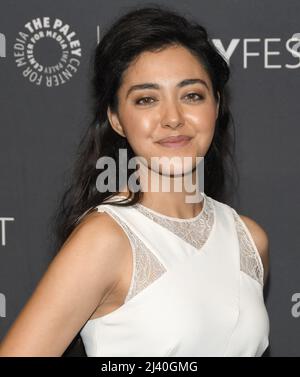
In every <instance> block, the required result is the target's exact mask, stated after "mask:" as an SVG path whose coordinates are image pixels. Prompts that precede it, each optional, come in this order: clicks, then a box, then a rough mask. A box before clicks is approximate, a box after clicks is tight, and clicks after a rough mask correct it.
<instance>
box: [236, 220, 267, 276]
mask: <svg viewBox="0 0 300 377" xmlns="http://www.w3.org/2000/svg"><path fill="white" fill-rule="evenodd" d="M239 216H240V218H241V220H242V221H243V222H244V223H245V225H246V226H247V228H248V230H249V232H250V234H251V236H252V238H253V241H254V243H255V245H256V248H257V250H258V252H259V254H260V257H261V260H262V263H263V267H264V281H266V279H267V276H268V272H269V238H268V234H267V233H266V231H265V230H264V228H263V227H262V226H261V225H260V224H258V223H257V222H256V221H254V220H253V219H251V218H250V217H248V216H244V215H240V214H239Z"/></svg>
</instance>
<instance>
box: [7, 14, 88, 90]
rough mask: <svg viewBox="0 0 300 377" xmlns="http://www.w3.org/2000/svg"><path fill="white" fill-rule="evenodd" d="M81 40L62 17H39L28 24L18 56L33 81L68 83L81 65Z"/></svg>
mask: <svg viewBox="0 0 300 377" xmlns="http://www.w3.org/2000/svg"><path fill="white" fill-rule="evenodd" d="M81 55H82V51H81V45H80V41H79V39H78V38H77V36H76V33H75V31H74V30H72V29H71V27H70V25H68V24H65V23H64V22H63V21H62V20H61V19H59V18H55V19H53V20H52V19H51V18H50V17H39V18H35V19H33V20H31V21H29V22H27V23H26V24H25V25H24V30H23V31H20V32H19V33H18V35H17V38H16V41H15V44H14V58H15V62H16V64H17V67H18V68H20V69H21V71H22V75H23V76H24V77H26V78H27V79H28V80H29V81H30V82H31V83H34V84H36V85H39V86H41V85H43V86H46V87H48V88H52V87H56V86H59V85H62V84H65V83H66V82H68V81H69V80H71V79H72V77H73V76H74V74H75V73H76V72H77V71H78V69H79V66H80V59H81Z"/></svg>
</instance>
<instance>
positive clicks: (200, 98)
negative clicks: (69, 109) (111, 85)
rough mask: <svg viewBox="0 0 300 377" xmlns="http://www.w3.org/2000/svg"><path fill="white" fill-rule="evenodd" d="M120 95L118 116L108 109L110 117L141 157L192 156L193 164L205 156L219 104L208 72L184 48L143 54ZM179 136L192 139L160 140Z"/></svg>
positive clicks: (126, 77) (125, 79)
mask: <svg viewBox="0 0 300 377" xmlns="http://www.w3.org/2000/svg"><path fill="white" fill-rule="evenodd" d="M191 80H193V81H191ZM117 95H118V100H119V107H118V114H116V113H112V112H111V111H110V109H109V108H108V112H107V115H108V118H109V121H110V124H111V126H112V127H113V128H114V130H115V131H116V132H118V133H119V134H120V135H122V136H125V137H126V138H127V139H128V142H129V144H130V145H131V147H132V149H133V151H134V153H135V154H136V155H137V156H142V157H144V158H145V159H146V160H147V162H148V163H149V164H150V161H151V157H153V156H156V157H158V158H160V157H163V156H167V157H172V156H180V157H184V156H190V157H192V160H193V162H194V161H196V157H203V156H205V154H206V152H207V150H208V148H209V146H210V144H211V141H212V138H213V135H214V129H215V122H216V119H217V117H218V103H217V102H216V100H215V98H214V96H213V91H212V85H211V81H210V79H209V76H208V74H207V73H206V71H205V70H204V68H203V66H202V65H201V64H200V63H199V61H198V60H197V59H196V58H195V57H194V56H193V55H192V54H191V53H190V52H189V51H188V50H187V49H186V48H184V47H182V46H172V47H167V48H165V49H164V50H162V51H160V52H148V51H147V52H144V53H142V54H141V55H139V56H138V58H137V59H136V60H135V61H134V62H133V63H131V65H130V66H129V67H128V69H127V70H126V71H125V72H124V75H123V81H122V84H121V86H120V88H119V90H118V93H117ZM177 135H187V136H189V137H190V138H191V139H190V141H189V142H188V143H186V144H184V145H181V146H178V145H177V146H173V147H172V146H166V145H163V144H161V143H159V142H158V141H159V140H161V139H163V138H166V137H169V136H177ZM193 165H194V164H193Z"/></svg>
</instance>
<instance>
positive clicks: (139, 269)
mask: <svg viewBox="0 0 300 377" xmlns="http://www.w3.org/2000/svg"><path fill="white" fill-rule="evenodd" d="M98 211H101V212H103V211H105V212H108V213H109V214H110V215H111V216H112V217H113V218H114V219H115V220H116V221H117V223H118V224H119V225H120V226H121V227H122V228H123V230H124V231H125V233H126V234H127V236H128V239H129V241H130V245H131V249H132V258H133V271H132V277H131V283H130V287H129V290H128V293H127V295H126V298H125V301H124V302H127V301H128V300H130V299H131V298H132V297H134V296H135V295H136V294H137V293H139V292H140V291H141V290H143V289H144V288H146V287H147V286H148V285H150V284H151V283H152V282H154V281H155V280H156V279H157V278H158V277H160V276H161V275H162V274H163V273H164V272H166V268H165V266H164V265H163V264H162V263H161V262H160V261H159V260H158V258H157V257H156V256H155V255H154V254H153V253H152V252H151V251H150V250H149V248H148V247H147V246H146V245H145V244H144V242H142V241H141V240H140V239H139V238H138V237H137V236H136V235H135V233H134V232H133V231H132V230H131V229H130V228H129V227H128V226H127V224H126V223H125V222H124V221H123V220H121V219H120V218H119V216H117V215H116V214H115V213H113V212H112V211H110V210H109V209H108V208H105V209H102V208H98Z"/></svg>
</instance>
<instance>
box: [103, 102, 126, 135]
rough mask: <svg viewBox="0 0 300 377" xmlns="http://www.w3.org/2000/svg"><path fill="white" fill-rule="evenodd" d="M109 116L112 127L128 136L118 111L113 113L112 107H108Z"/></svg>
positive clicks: (120, 133)
mask: <svg viewBox="0 0 300 377" xmlns="http://www.w3.org/2000/svg"><path fill="white" fill-rule="evenodd" d="M107 118H108V120H109V123H110V125H111V127H112V128H113V129H114V130H115V131H116V132H117V133H118V134H119V135H121V136H123V137H126V135H125V133H124V130H123V127H122V126H121V123H120V120H119V117H118V114H117V113H113V112H112V111H111V110H110V107H108V109H107Z"/></svg>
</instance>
